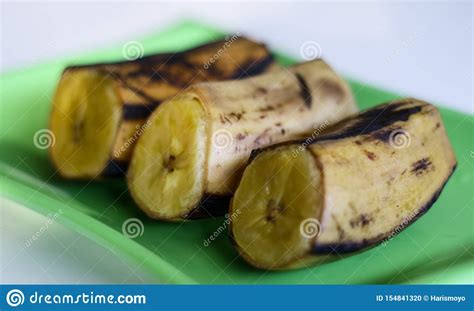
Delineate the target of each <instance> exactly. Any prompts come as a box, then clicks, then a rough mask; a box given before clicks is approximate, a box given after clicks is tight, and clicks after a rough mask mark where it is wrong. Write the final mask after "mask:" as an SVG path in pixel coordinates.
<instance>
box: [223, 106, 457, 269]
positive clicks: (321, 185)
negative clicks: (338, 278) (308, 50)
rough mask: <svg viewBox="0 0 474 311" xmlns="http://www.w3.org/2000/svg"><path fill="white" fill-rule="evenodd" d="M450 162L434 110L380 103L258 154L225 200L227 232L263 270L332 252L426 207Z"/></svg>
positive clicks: (371, 240) (376, 235)
mask: <svg viewBox="0 0 474 311" xmlns="http://www.w3.org/2000/svg"><path fill="white" fill-rule="evenodd" d="M455 167H456V159H455V155H454V153H453V150H452V148H451V145H450V143H449V141H448V138H447V136H446V132H445V129H444V126H443V122H442V120H441V117H440V115H439V112H438V111H437V110H436V108H435V107H433V106H432V105H430V104H428V103H425V102H422V101H420V100H416V99H403V100H399V101H395V102H393V103H389V104H385V105H381V106H378V107H376V108H373V109H370V110H367V111H365V112H363V113H361V114H359V115H357V116H355V117H352V118H349V119H348V120H345V121H342V122H341V123H339V124H338V125H336V126H334V127H332V128H331V129H329V130H328V131H327V132H326V133H324V134H323V135H321V136H318V137H312V138H309V139H307V140H301V141H293V142H286V143H282V144H280V145H275V146H269V147H267V148H263V149H261V150H258V151H255V153H253V155H252V157H251V159H250V160H249V165H248V166H247V168H246V169H245V172H244V174H243V177H242V180H241V182H240V185H239V186H238V188H237V190H236V192H235V196H234V198H233V200H232V204H231V208H230V216H229V218H230V219H231V229H230V232H231V236H232V237H233V241H234V244H235V245H236V248H237V249H238V251H239V252H240V254H241V255H242V256H243V258H244V259H245V260H246V261H247V262H248V263H250V264H251V265H253V266H255V267H259V268H263V269H270V270H273V269H289V268H297V267H301V266H308V265H314V264H317V263H322V262H324V261H328V260H333V259H337V258H339V255H343V254H348V253H353V252H357V251H360V250H363V249H366V248H368V247H371V246H374V245H376V244H378V243H380V242H382V241H384V240H385V239H388V238H391V237H392V236H393V235H395V234H397V233H399V232H400V231H401V230H403V229H404V228H405V227H406V226H408V225H409V224H411V223H413V222H414V221H415V220H416V219H418V218H419V217H420V216H422V215H423V214H424V213H426V212H427V210H428V209H429V208H430V207H431V206H432V204H433V203H434V202H435V201H436V199H437V198H438V196H439V194H440V193H441V191H442V189H443V187H444V185H445V183H446V182H447V180H448V179H449V177H450V176H451V174H452V173H453V171H454V169H455Z"/></svg>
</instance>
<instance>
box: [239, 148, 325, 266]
mask: <svg viewBox="0 0 474 311" xmlns="http://www.w3.org/2000/svg"><path fill="white" fill-rule="evenodd" d="M242 181H243V182H242V183H241V184H240V186H239V188H238V190H237V192H236V193H235V196H234V198H233V200H232V207H231V215H232V235H233V239H234V241H235V243H236V244H237V247H238V249H239V252H240V253H241V254H242V256H243V257H244V258H245V259H246V260H247V261H248V262H251V263H252V264H253V265H255V266H257V267H259V268H264V269H280V268H285V267H287V266H288V265H290V264H291V265H293V264H294V263H295V262H296V264H298V261H300V260H305V259H304V257H305V255H307V254H308V253H310V251H311V247H312V245H313V244H314V239H315V238H316V237H317V234H318V231H319V227H318V224H319V222H318V220H317V218H318V217H319V214H320V212H321V200H322V195H321V193H320V190H319V188H320V184H319V183H320V182H321V176H320V171H319V170H318V168H317V165H316V162H315V159H314V157H313V156H312V155H311V153H310V152H309V151H307V150H299V149H298V148H297V147H282V148H277V149H275V150H272V151H269V152H266V153H263V154H261V155H258V156H257V157H256V158H255V159H254V160H253V161H252V162H251V164H250V165H249V166H248V167H247V169H246V170H245V173H244V176H243V178H242Z"/></svg>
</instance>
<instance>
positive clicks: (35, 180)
mask: <svg viewBox="0 0 474 311" xmlns="http://www.w3.org/2000/svg"><path fill="white" fill-rule="evenodd" d="M219 36H222V33H221V32H219V31H218V30H216V29H213V28H211V27H208V26H203V25H202V24H199V23H193V22H185V23H181V24H179V25H177V26H175V27H171V28H169V29H167V30H166V31H164V32H160V33H158V34H153V35H150V36H147V37H145V38H143V39H141V40H138V41H139V42H140V43H141V45H142V46H143V47H144V51H145V53H146V54H147V53H152V52H159V51H173V50H180V49H185V48H188V47H191V46H194V45H197V44H201V43H204V42H206V41H209V40H212V39H216V38H217V37H219ZM122 46H123V45H122V44H120V45H117V46H115V47H112V48H109V49H104V50H101V51H100V52H97V53H89V54H87V55H82V56H80V57H76V58H69V59H62V60H58V61H56V62H52V63H48V64H44V65H38V66H34V67H31V68H28V69H25V70H20V71H15V72H10V73H7V74H4V75H3V76H2V77H1V90H0V92H1V93H0V98H1V123H0V136H1V137H0V141H1V148H0V194H1V195H2V196H4V197H7V198H9V199H12V200H14V201H17V202H19V203H21V204H23V205H25V206H27V207H29V208H31V209H34V210H35V211H38V212H39V213H41V214H44V215H52V214H54V213H58V216H54V219H56V220H57V221H58V222H61V223H62V224H64V225H65V226H67V227H69V228H71V229H73V230H76V231H77V232H78V234H81V235H84V236H86V237H88V238H90V239H92V240H94V241H96V242H98V243H100V244H101V245H103V246H105V247H107V248H109V249H111V250H112V251H113V252H114V253H116V254H117V255H118V256H121V257H122V258H124V259H126V260H130V265H131V266H132V267H135V268H142V269H146V270H148V271H150V273H151V274H152V275H155V276H156V280H157V282H169V283H230V284H241V283H265V284H275V283H295V284H300V283H301V284H334V283H342V284H345V283H347V284H351V283H472V281H473V280H472V276H473V269H472V268H473V253H474V247H473V245H474V243H473V236H474V235H473V208H472V207H473V195H472V193H473V192H472V191H473V180H472V177H473V176H472V175H473V166H474V143H473V117H472V116H470V115H467V114H463V113H458V112H454V111H452V110H448V109H444V108H441V113H442V116H443V120H444V122H445V124H446V127H447V131H448V135H449V138H450V140H451V142H452V144H453V147H454V150H455V152H456V156H457V159H458V168H457V170H456V172H455V173H454V175H453V176H452V178H451V180H450V181H449V183H448V184H447V186H446V188H445V190H444V192H443V193H442V194H441V196H440V198H439V200H438V201H437V202H436V204H435V205H434V206H433V207H432V208H431V210H430V211H429V213H427V214H426V215H425V216H423V217H422V218H421V219H419V220H418V221H416V223H414V224H413V225H412V226H410V227H409V228H407V229H406V230H405V231H403V232H402V233H401V234H400V235H398V236H396V237H394V238H393V239H392V240H390V241H389V242H388V243H385V245H380V246H378V247H375V248H373V249H371V250H368V251H366V252H363V253H360V254H358V255H354V256H351V257H347V258H344V259H341V260H339V261H335V262H332V263H329V264H325V265H322V266H319V267H314V268H309V269H301V270H296V271H283V272H267V271H262V270H257V269H254V268H252V267H250V266H248V265H247V264H246V263H245V262H244V261H243V260H242V259H240V258H239V257H238V256H237V253H236V251H235V250H234V249H233V248H232V246H231V244H230V242H229V238H228V236H227V234H226V231H224V232H222V233H221V234H220V235H219V236H218V237H217V238H216V240H215V241H213V242H212V243H210V245H209V246H205V245H204V244H205V243H204V240H205V239H207V238H208V237H209V236H211V235H212V234H213V233H214V232H215V231H216V230H218V228H219V227H221V229H220V230H222V228H223V227H225V223H224V219H223V218H216V219H210V220H203V221H196V222H190V223H163V222H157V221H152V220H149V219H147V218H146V217H145V215H144V214H143V213H141V212H140V211H139V210H138V209H137V208H136V206H135V204H134V202H133V200H132V199H131V197H130V195H129V194H128V192H127V188H126V184H125V182H124V181H123V180H104V181H92V182H88V181H84V182H79V181H68V180H62V179H60V178H59V177H58V176H57V175H56V173H55V171H54V169H53V167H52V166H51V163H50V162H49V160H48V154H47V150H45V149H39V148H37V147H36V146H35V144H34V136H35V133H38V131H39V130H40V129H46V128H47V127H48V115H49V111H50V108H51V96H52V94H53V92H54V88H55V86H56V83H57V82H58V78H59V75H60V73H61V71H62V69H63V68H64V67H65V66H66V65H67V64H71V63H87V62H96V61H103V60H116V59H120V58H121V57H122ZM278 59H279V61H281V62H282V63H284V64H290V63H292V62H293V61H292V60H291V59H289V58H287V57H283V56H279V57H278ZM335 65H337V64H335ZM351 86H352V88H353V90H354V93H355V94H356V98H357V102H358V104H359V106H360V108H361V109H363V108H368V107H371V106H374V105H376V104H377V103H380V102H384V101H387V100H391V99H393V98H396V97H399V96H397V95H394V94H393V93H389V92H386V91H381V90H379V89H377V88H374V87H371V86H369V85H366V84H363V83H360V82H356V81H351ZM407 95H412V96H415V97H416V94H407ZM130 218H138V219H140V220H141V221H142V222H143V231H141V233H142V235H139V236H137V237H136V238H129V237H126V236H125V235H124V234H122V226H123V224H124V223H126V221H127V220H129V219H130ZM18 225H20V226H21V224H18ZM118 273H119V272H118Z"/></svg>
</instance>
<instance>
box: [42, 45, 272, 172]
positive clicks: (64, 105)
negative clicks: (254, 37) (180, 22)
mask: <svg viewBox="0 0 474 311" xmlns="http://www.w3.org/2000/svg"><path fill="white" fill-rule="evenodd" d="M232 38H233V39H232V41H224V40H221V41H216V42H214V43H210V44H206V45H203V46H199V47H197V48H194V49H191V50H188V51H184V52H180V53H173V54H156V55H151V56H147V57H143V58H141V59H137V60H134V61H126V62H119V63H106V64H94V65H85V66H73V67H68V68H66V69H65V70H64V72H63V74H62V77H61V80H60V81H59V85H58V88H57V90H56V94H55V97H54V100H53V109H52V112H51V120H50V128H51V130H52V132H53V134H54V136H55V138H56V143H55V144H54V146H52V148H51V150H50V151H51V152H50V154H51V159H52V162H53V164H54V165H55V166H56V168H57V169H58V171H59V173H60V174H61V175H62V176H63V177H67V178H95V177H98V176H99V175H101V176H119V175H123V173H124V171H126V169H127V166H128V161H129V159H130V156H131V152H132V150H133V147H134V144H135V142H136V140H137V139H138V137H139V136H140V135H141V133H142V132H143V131H144V130H145V128H146V127H147V126H148V124H147V123H146V119H147V117H148V116H149V115H150V114H151V112H152V111H153V110H154V109H155V108H156V107H157V106H158V105H160V103H162V102H163V101H164V100H166V99H168V98H170V97H172V96H175V95H176V94H177V93H178V92H180V91H181V90H183V89H184V88H186V87H188V86H189V85H191V84H192V83H197V82H202V81H217V80H228V79H239V78H245V77H248V76H253V75H257V74H260V73H262V72H269V71H272V70H273V69H274V68H277V67H278V66H277V65H276V64H275V62H274V60H273V57H272V55H271V54H270V52H269V51H268V50H267V49H266V47H265V46H264V45H263V44H261V43H257V42H254V41H251V40H249V39H246V38H244V37H232Z"/></svg>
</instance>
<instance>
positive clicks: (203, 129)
mask: <svg viewBox="0 0 474 311" xmlns="http://www.w3.org/2000/svg"><path fill="white" fill-rule="evenodd" d="M295 73H298V74H299V75H301V76H302V77H304V79H305V81H306V83H307V88H308V92H310V93H311V96H312V97H314V98H324V96H322V94H321V92H322V91H321V89H320V88H319V81H321V80H324V79H330V80H332V81H337V82H338V83H339V84H340V86H341V89H343V90H344V101H343V102H342V103H336V102H334V101H333V100H328V101H327V102H324V101H322V102H318V103H317V104H314V105H311V107H309V108H308V107H306V106H305V101H304V99H303V98H302V97H301V86H300V83H299V82H298V79H297V78H296V75H295ZM259 89H265V90H268V92H266V93H265V94H261V95H259V96H260V97H257V98H256V97H255V94H256V92H258V90H259ZM260 93H261V92H260ZM263 99H264V100H263ZM173 107H176V108H173ZM300 107H303V111H300V110H299V108H300ZM262 110H263V111H265V113H264V114H263V115H264V117H265V118H264V119H260V117H261V116H262ZM241 111H245V112H246V113H245V118H243V117H242V118H236V117H233V119H232V122H227V121H226V120H225V118H224V116H230V115H233V116H235V115H238V113H240V112H241ZM355 111H357V108H356V106H355V103H354V99H353V96H352V93H351V90H350V88H349V86H348V85H347V83H346V82H345V81H344V80H343V79H342V78H340V77H339V76H338V75H337V74H336V73H335V72H334V71H333V70H332V69H331V68H330V67H329V66H328V65H327V64H326V63H325V62H324V61H320V60H318V61H313V62H307V63H303V64H299V65H296V66H293V67H291V68H289V69H288V70H281V71H278V72H273V73H271V74H270V73H268V74H263V75H260V76H257V77H253V78H249V79H244V80H239V81H228V82H219V83H201V84H196V85H194V86H192V87H191V88H189V89H188V90H187V92H185V93H183V94H181V95H180V96H178V97H175V98H173V99H171V100H169V101H168V102H166V103H163V104H162V105H161V106H160V107H158V109H157V110H156V111H155V112H154V113H153V115H152V116H151V118H150V119H149V121H150V122H151V125H150V127H149V129H148V130H147V131H146V132H145V133H144V134H143V135H142V136H141V137H140V139H139V141H138V143H137V146H136V148H135V151H134V155H133V157H132V161H131V165H130V171H129V173H128V181H129V185H130V191H131V193H132V196H133V197H134V199H135V201H136V202H137V203H138V205H139V207H140V208H141V209H143V210H144V211H145V212H146V213H147V214H148V215H150V216H151V217H153V218H158V219H164V220H175V219H183V218H190V217H189V215H194V216H195V215H208V214H209V213H208V212H204V213H201V212H199V209H201V208H203V209H206V210H207V208H206V206H205V202H204V204H203V203H202V202H203V200H204V198H207V197H213V196H220V197H226V196H227V197H229V196H231V195H232V193H233V192H234V190H235V189H236V187H237V185H238V183H239V180H240V177H241V174H242V171H243V169H244V167H245V163H246V161H247V159H248V157H249V155H250V152H251V150H252V149H255V148H257V147H262V146H266V145H269V144H273V143H278V142H281V141H283V140H287V139H297V138H301V137H305V136H307V135H308V134H311V133H312V132H313V131H314V129H315V128H316V129H317V128H318V125H321V124H331V123H336V122H337V121H339V120H341V119H343V118H345V117H348V116H349V115H351V114H353V113H354V112H355ZM223 121H226V122H223ZM275 124H279V125H278V126H275ZM158 133H160V134H158ZM169 152H173V154H176V155H177V159H176V163H178V165H177V167H178V168H177V169H175V171H174V172H173V173H171V174H168V173H167V172H166V170H165V167H163V165H162V162H161V161H157V159H161V158H163V157H166V156H167V155H168V153H169ZM204 201H205V200H204ZM227 210H228V206H227V205H225V204H223V205H221V206H220V209H217V208H215V209H213V211H214V212H215V213H216V214H224V213H226V212H227ZM194 216H193V217H192V218H195V217H194Z"/></svg>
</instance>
